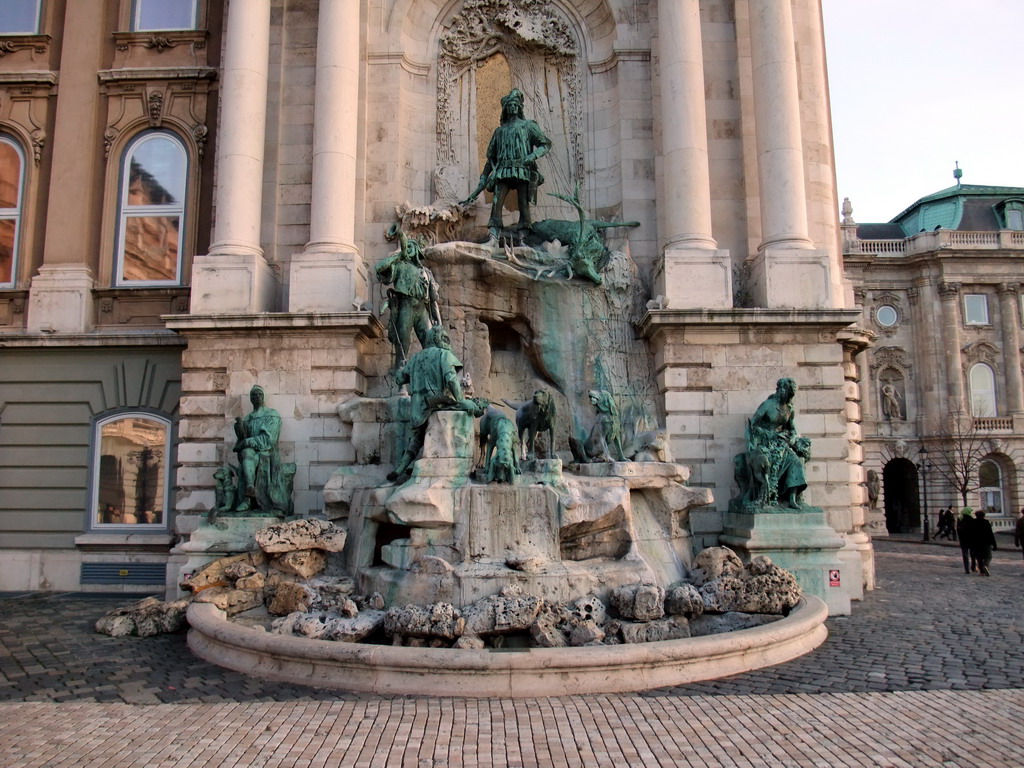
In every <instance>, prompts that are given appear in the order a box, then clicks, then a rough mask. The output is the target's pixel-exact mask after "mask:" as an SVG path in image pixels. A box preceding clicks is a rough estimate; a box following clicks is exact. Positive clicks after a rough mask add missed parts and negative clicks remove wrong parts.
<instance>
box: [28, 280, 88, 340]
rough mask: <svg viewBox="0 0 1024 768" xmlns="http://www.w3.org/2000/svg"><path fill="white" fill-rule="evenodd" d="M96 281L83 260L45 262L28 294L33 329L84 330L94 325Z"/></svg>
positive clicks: (46, 330)
mask: <svg viewBox="0 0 1024 768" xmlns="http://www.w3.org/2000/svg"><path fill="white" fill-rule="evenodd" d="M94 287H95V281H94V280H93V278H92V272H91V271H90V270H89V268H88V267H87V266H85V265H84V264H44V265H42V266H41V267H40V268H39V274H38V275H36V276H35V277H33V278H32V286H31V288H30V289H29V294H28V322H27V327H28V330H30V331H45V332H56V333H84V332H85V331H88V330H90V329H91V328H92V289H93V288H94Z"/></svg>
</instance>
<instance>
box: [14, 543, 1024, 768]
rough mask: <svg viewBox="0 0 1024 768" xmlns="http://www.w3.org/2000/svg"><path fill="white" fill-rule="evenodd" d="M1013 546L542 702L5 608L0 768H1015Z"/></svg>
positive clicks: (37, 598) (906, 554)
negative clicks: (250, 659)
mask: <svg viewBox="0 0 1024 768" xmlns="http://www.w3.org/2000/svg"><path fill="white" fill-rule="evenodd" d="M1006 544H1007V546H1004V548H1003V549H1001V550H1000V551H998V552H997V553H996V557H995V560H994V562H993V567H992V574H993V575H992V577H991V578H983V577H980V576H974V575H971V576H967V575H964V573H963V570H962V567H961V565H960V553H959V549H957V548H956V547H944V546H941V545H940V546H935V545H923V544H920V543H911V542H896V541H879V542H876V553H877V579H878V589H876V590H875V591H874V592H872V593H869V594H868V595H867V597H866V598H865V600H864V601H862V602H858V603H855V604H854V610H853V615H852V616H850V617H835V618H831V619H829V620H828V623H827V626H828V629H829V637H828V639H827V640H826V641H825V643H824V644H823V645H822V646H820V647H819V648H818V649H816V650H815V651H813V652H811V653H810V654H808V655H806V656H804V657H802V658H800V659H796V660H794V661H791V662H788V663H786V664H782V665H778V666H776V667H771V668H768V669H764V670H759V671H755V672H750V673H747V674H743V675H736V676H733V677H731V678H725V679H722V680H716V681H709V682H704V683H696V684H691V685H685V686H677V687H674V688H665V689H659V690H655V691H649V692H646V693H643V694H635V695H623V696H597V697H581V698H576V697H570V698H565V699H552V700H519V701H513V700H509V699H494V700H489V701H473V700H463V699H451V700H444V699H408V698H402V697H380V696H366V695H356V694H348V693H344V692H338V691H320V690H316V689H312V688H306V687H303V686H289V685H280V684H274V683H267V682H263V681H260V680H254V679H250V678H246V677H244V676H243V675H240V674H238V673H235V672H231V671H229V670H225V669H221V668H219V667H216V666H213V665H210V664H207V663H205V662H203V661H200V660H199V659H197V658H195V657H194V656H192V655H191V653H190V652H189V651H188V649H187V647H186V645H185V636H184V633H180V634H175V635H166V636H162V637H156V638H144V639H140V638H122V639H115V638H110V637H106V636H102V635H97V634H95V633H93V632H92V625H93V623H95V620H96V618H98V617H99V616H100V615H102V614H103V613H104V612H106V611H108V610H110V609H111V608H114V607H117V606H120V605H123V604H125V603H126V602H129V601H128V600H126V599H125V598H124V597H123V596H120V597H110V596H103V597H97V596H85V595H81V594H60V595H28V596H3V597H0V765H4V766H7V765H11V766H51V765H52V766H58V765H102V766H115V765H118V766H119V765H193V764H194V765H197V766H199V765H205V764H206V763H207V762H212V763H214V764H219V765H225V766H235V765H238V766H243V765H244V766H248V765H283V764H289V765H290V764H295V765H303V766H305V765H309V766H314V765H367V766H370V765H414V766H447V765H452V766H456V765H524V766H525V765H564V764H569V765H582V764H587V765H595V764H596V765H610V764H616V765H637V764H641V763H643V764H646V765H653V764H658V765H689V764H691V763H692V764H702V765H751V766H760V765H786V766H788V765H829V766H831V765H845V764H850V765H865V764H872V765H892V766H903V765H940V764H944V765H951V766H959V765H964V766H966V765H992V766H1003V765H1006V766H1010V765H1013V766H1019V765H1021V764H1024V729H1022V727H1021V723H1022V722H1024V561H1022V559H1021V554H1020V550H1014V549H1012V548H1010V547H1009V546H1008V544H1009V542H1008V541H1007V542H1006ZM1007 550H1008V551H1007ZM132 705H134V706H132ZM139 705H158V706H139ZM165 705H176V706H165ZM653 721H657V723H658V727H657V728H653V729H652V728H651V724H652V722H653ZM314 747H315V749H314ZM284 754H287V755H288V760H287V761H284V762H282V759H283V758H282V755H284ZM325 757H328V758H329V759H326V761H325Z"/></svg>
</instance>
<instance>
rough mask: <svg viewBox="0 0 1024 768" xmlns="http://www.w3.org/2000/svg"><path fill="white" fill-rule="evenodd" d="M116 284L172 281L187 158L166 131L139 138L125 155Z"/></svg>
mask: <svg viewBox="0 0 1024 768" xmlns="http://www.w3.org/2000/svg"><path fill="white" fill-rule="evenodd" d="M123 162H124V166H123V172H122V181H121V185H122V194H121V210H120V217H119V218H120V224H119V232H118V251H119V252H118V259H119V266H118V275H117V278H118V283H119V284H124V283H130V282H140V283H146V282H149V283H172V282H177V281H178V279H179V276H180V268H181V248H182V242H181V232H182V224H183V221H184V213H185V189H186V183H187V174H188V160H187V156H186V154H185V149H184V147H183V146H182V145H181V143H180V142H179V141H178V140H177V139H176V138H174V137H173V136H172V135H171V134H168V133H148V134H143V135H142V136H141V137H140V138H139V139H138V140H136V141H135V142H134V143H132V144H131V145H130V146H129V147H128V150H127V151H126V153H125V158H124V161H123Z"/></svg>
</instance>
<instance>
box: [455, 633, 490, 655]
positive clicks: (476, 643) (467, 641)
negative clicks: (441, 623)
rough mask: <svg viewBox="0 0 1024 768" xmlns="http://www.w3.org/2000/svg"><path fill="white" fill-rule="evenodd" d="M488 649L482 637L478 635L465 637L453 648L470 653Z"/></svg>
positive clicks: (457, 641)
mask: <svg viewBox="0 0 1024 768" xmlns="http://www.w3.org/2000/svg"><path fill="white" fill-rule="evenodd" d="M486 647H487V644H486V643H484V639H483V638H482V637H477V636H476V635H463V636H462V637H460V638H459V639H458V640H456V641H455V645H453V646H452V648H462V649H464V650H468V651H482V650H483V649H484V648H486Z"/></svg>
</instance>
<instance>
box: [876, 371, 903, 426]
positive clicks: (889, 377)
mask: <svg viewBox="0 0 1024 768" xmlns="http://www.w3.org/2000/svg"><path fill="white" fill-rule="evenodd" d="M878 398H879V404H878V413H879V414H881V416H882V418H883V419H885V420H886V421H906V420H907V419H908V418H909V414H908V413H907V388H906V384H905V381H904V378H903V372H902V371H900V370H898V369H897V368H894V367H887V368H884V369H883V370H882V372H881V373H880V374H879V375H878Z"/></svg>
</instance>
